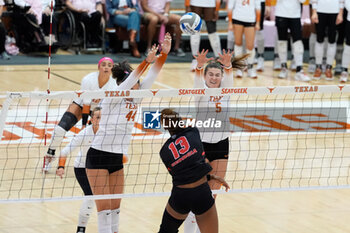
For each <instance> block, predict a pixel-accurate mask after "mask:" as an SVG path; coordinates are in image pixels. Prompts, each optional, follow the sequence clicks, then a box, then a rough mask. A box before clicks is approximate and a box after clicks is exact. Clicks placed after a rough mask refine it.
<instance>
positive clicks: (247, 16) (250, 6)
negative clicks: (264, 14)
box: [227, 0, 261, 23]
mask: <svg viewBox="0 0 350 233" xmlns="http://www.w3.org/2000/svg"><path fill="white" fill-rule="evenodd" d="M227 8H228V9H232V15H233V17H232V18H233V19H235V20H239V21H242V22H246V23H255V22H256V12H255V10H260V8H261V2H260V0H251V1H247V0H229V2H228V6H227Z"/></svg>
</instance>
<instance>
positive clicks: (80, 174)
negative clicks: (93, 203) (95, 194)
mask: <svg viewBox="0 0 350 233" xmlns="http://www.w3.org/2000/svg"><path fill="white" fill-rule="evenodd" d="M74 174H75V178H77V181H78V183H79V185H80V187H81V189H82V190H83V192H84V195H92V190H91V187H90V183H89V180H88V178H87V175H86V169H85V168H80V167H75V168H74Z"/></svg>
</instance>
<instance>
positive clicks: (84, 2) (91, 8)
mask: <svg viewBox="0 0 350 233" xmlns="http://www.w3.org/2000/svg"><path fill="white" fill-rule="evenodd" d="M107 2H108V1H107ZM66 5H67V7H68V9H69V10H71V11H72V12H73V14H74V18H75V20H76V21H77V22H83V23H84V25H85V28H86V37H87V45H88V47H98V46H99V45H100V44H101V39H100V38H99V35H100V33H96V31H100V24H101V23H102V13H103V10H102V4H101V0H66Z"/></svg>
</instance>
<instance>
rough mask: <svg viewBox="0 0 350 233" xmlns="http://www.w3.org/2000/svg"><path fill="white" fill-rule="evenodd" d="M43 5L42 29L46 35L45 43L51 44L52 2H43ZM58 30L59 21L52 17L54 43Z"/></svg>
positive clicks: (43, 0) (47, 0)
mask: <svg viewBox="0 0 350 233" xmlns="http://www.w3.org/2000/svg"><path fill="white" fill-rule="evenodd" d="M41 5H42V23H41V25H40V26H41V28H42V29H43V32H44V35H45V42H46V43H47V44H48V43H49V36H50V14H51V0H41ZM53 7H55V0H53ZM56 29H57V19H56V17H54V16H53V17H52V38H51V39H52V43H55V42H57V41H56Z"/></svg>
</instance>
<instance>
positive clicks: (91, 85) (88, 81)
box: [74, 71, 117, 109]
mask: <svg viewBox="0 0 350 233" xmlns="http://www.w3.org/2000/svg"><path fill="white" fill-rule="evenodd" d="M98 74H99V72H98V71H97V72H93V73H90V74H88V75H86V76H85V77H84V78H83V80H82V81H81V87H80V89H81V90H83V91H97V90H113V89H114V88H115V86H116V83H117V82H116V80H115V79H114V78H112V76H110V77H109V80H108V81H107V82H106V83H105V85H104V86H102V87H101V88H100V85H99V82H98ZM98 101H99V100H90V99H84V100H82V99H76V100H74V102H75V103H77V104H78V105H80V106H83V104H84V105H90V109H93V108H94V107H96V106H97V104H98Z"/></svg>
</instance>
